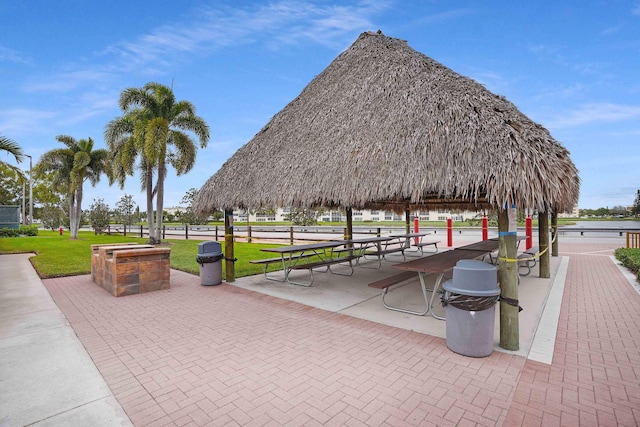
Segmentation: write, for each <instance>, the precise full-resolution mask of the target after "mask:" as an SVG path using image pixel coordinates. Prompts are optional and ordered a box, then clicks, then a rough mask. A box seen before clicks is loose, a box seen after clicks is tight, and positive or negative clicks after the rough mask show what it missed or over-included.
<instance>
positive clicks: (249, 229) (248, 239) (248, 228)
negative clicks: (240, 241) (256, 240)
mask: <svg viewBox="0 0 640 427" xmlns="http://www.w3.org/2000/svg"><path fill="white" fill-rule="evenodd" d="M251 240H252V239H251V226H250V225H247V243H251Z"/></svg>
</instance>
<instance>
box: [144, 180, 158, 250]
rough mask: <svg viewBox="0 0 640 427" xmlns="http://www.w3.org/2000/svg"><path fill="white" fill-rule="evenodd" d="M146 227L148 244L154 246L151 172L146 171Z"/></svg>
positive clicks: (154, 231)
mask: <svg viewBox="0 0 640 427" xmlns="http://www.w3.org/2000/svg"><path fill="white" fill-rule="evenodd" d="M146 174H147V225H148V226H149V243H151V244H155V243H156V242H155V234H156V230H155V227H154V222H153V219H154V218H153V176H152V174H151V170H150V169H149V170H147V172H146Z"/></svg>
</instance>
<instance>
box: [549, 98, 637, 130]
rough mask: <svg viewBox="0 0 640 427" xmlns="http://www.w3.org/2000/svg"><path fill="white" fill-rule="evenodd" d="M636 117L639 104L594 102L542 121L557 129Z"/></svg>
mask: <svg viewBox="0 0 640 427" xmlns="http://www.w3.org/2000/svg"><path fill="white" fill-rule="evenodd" d="M637 117H640V106H637V105H618V104H611V103H602V104H595V103H594V104H586V105H583V106H582V107H580V108H578V109H576V110H574V111H571V112H568V113H565V114H561V113H559V114H557V115H556V116H555V117H554V118H552V119H549V120H544V121H543V122H544V123H545V126H547V127H549V128H554V129H558V128H567V127H574V126H581V125H586V124H592V123H603V122H617V121H623V120H629V119H635V118H637Z"/></svg>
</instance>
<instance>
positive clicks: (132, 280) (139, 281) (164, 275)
mask: <svg viewBox="0 0 640 427" xmlns="http://www.w3.org/2000/svg"><path fill="white" fill-rule="evenodd" d="M91 250H92V256H91V278H92V280H93V281H94V282H95V283H96V284H98V285H99V286H100V287H102V288H103V289H105V290H106V291H107V292H109V293H110V294H111V295H113V296H116V297H120V296H125V295H132V294H138V293H143V292H151V291H157V290H161V289H169V287H170V254H171V249H169V248H158V247H154V246H152V245H137V244H134V245H128V244H120V245H92V247H91Z"/></svg>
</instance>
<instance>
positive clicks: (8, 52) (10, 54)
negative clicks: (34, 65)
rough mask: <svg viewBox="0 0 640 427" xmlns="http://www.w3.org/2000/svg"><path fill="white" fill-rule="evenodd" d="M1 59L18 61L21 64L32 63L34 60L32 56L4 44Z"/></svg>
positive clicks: (0, 50)
mask: <svg viewBox="0 0 640 427" xmlns="http://www.w3.org/2000/svg"><path fill="white" fill-rule="evenodd" d="M0 61H7V62H16V63H19V64H30V63H31V62H32V61H31V58H29V57H27V56H24V55H22V54H21V53H20V52H17V51H15V50H13V49H9V48H6V47H3V46H0Z"/></svg>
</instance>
